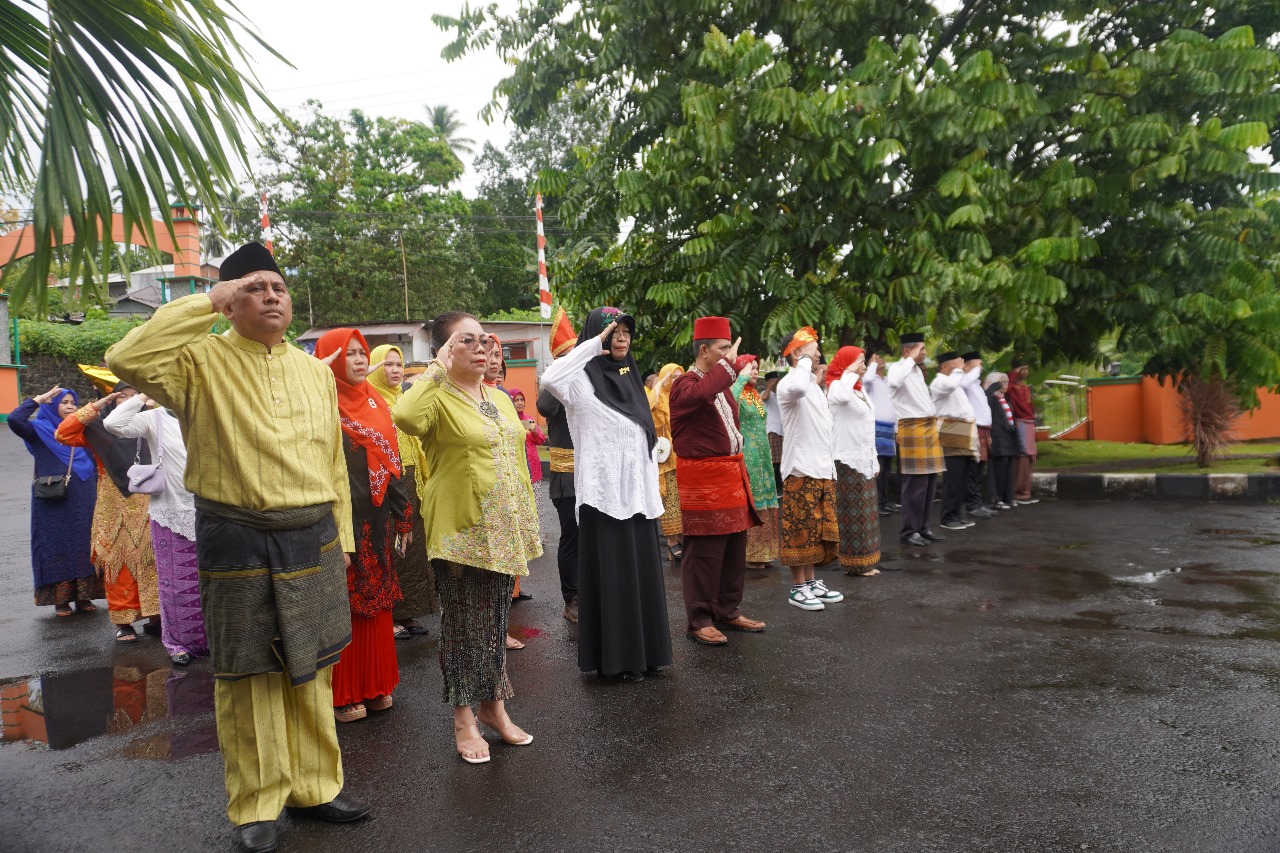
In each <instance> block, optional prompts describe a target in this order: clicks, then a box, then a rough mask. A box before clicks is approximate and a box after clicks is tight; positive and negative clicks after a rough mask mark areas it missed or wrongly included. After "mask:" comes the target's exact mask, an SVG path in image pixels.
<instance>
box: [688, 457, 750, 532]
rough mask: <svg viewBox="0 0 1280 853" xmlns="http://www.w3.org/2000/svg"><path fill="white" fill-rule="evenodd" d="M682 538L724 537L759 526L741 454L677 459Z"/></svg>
mask: <svg viewBox="0 0 1280 853" xmlns="http://www.w3.org/2000/svg"><path fill="white" fill-rule="evenodd" d="M676 488H678V489H679V490H680V520H681V524H682V525H683V526H684V535H685V536H725V535H728V534H731V533H741V532H742V531H744V530H748V529H750V528H752V527H754V526H756V525H757V524H759V523H760V519H759V517H758V516H757V515H756V511H755V501H754V500H753V499H752V497H751V483H750V482H749V480H748V478H747V466H746V463H745V462H744V461H743V457H742V454H741V453H739V454H737V455H736V456H707V457H703V458H700V459H689V458H687V457H684V456H680V457H677V458H676Z"/></svg>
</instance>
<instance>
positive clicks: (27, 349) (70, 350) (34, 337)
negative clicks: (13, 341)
mask: <svg viewBox="0 0 1280 853" xmlns="http://www.w3.org/2000/svg"><path fill="white" fill-rule="evenodd" d="M143 319H144V318H142V317H133V318H114V319H92V320H85V321H84V322H83V323H81V324H79V325H78V326H73V325H71V324H69V323H44V322H40V321H38V320H19V321H18V343H19V345H20V346H21V348H22V355H23V356H24V357H25V356H33V355H47V356H52V357H54V358H65V359H70V360H71V361H75V362H78V363H80V364H99V363H101V362H102V357H103V355H104V354H106V351H107V348H108V347H110V346H111V345H112V344H114V343H115V342H116V341H118V340H120V339H121V338H123V337H124V336H125V335H126V334H127V333H128V331H129V330H130V329H132V328H133V327H134V326H137V325H139V324H141V323H142V322H143Z"/></svg>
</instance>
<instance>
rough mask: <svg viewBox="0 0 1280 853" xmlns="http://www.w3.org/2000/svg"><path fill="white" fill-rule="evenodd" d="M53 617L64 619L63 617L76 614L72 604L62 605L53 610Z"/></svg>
mask: <svg viewBox="0 0 1280 853" xmlns="http://www.w3.org/2000/svg"><path fill="white" fill-rule="evenodd" d="M53 615H54V616H58V617H63V616H74V615H75V613H73V612H72V610H71V605H70V604H60V605H58V606H57V607H55V608H53Z"/></svg>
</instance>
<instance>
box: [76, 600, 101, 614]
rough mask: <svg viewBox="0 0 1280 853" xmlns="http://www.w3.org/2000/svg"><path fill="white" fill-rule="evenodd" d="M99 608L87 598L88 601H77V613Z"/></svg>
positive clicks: (90, 611)
mask: <svg viewBox="0 0 1280 853" xmlns="http://www.w3.org/2000/svg"><path fill="white" fill-rule="evenodd" d="M97 609H98V605H96V604H94V603H93V602H92V601H88V600H86V601H77V602H76V612H77V613H93V612H94V611H96V610H97Z"/></svg>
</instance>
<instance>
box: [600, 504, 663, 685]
mask: <svg viewBox="0 0 1280 853" xmlns="http://www.w3.org/2000/svg"><path fill="white" fill-rule="evenodd" d="M670 665H671V625H670V624H669V623H668V621H667V593H666V587H665V585H664V583H663V580H662V558H661V556H660V555H659V554H658V538H657V536H656V535H655V534H654V523H653V521H652V520H651V519H647V518H645V517H644V516H643V515H639V514H637V515H634V516H632V517H631V518H629V519H627V520H626V521H619V520H618V519H616V518H613V517H612V516H608V515H605V514H604V513H602V512H600V511H599V510H597V509H594V508H593V507H590V506H587V505H586V504H583V505H582V507H581V509H580V510H579V512H578V668H579V669H580V670H582V671H583V672H597V671H598V672H600V673H601V674H602V675H617V674H618V673H620V672H644V671H645V670H647V669H650V668H652V667H658V666H670Z"/></svg>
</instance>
